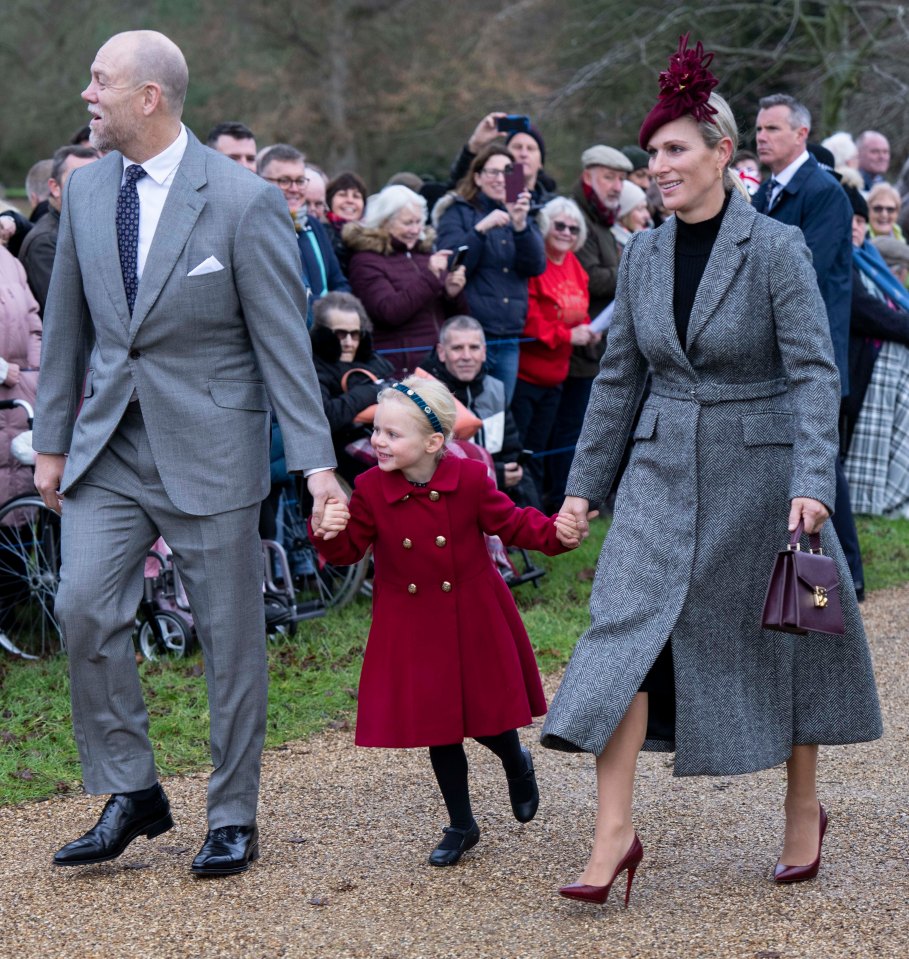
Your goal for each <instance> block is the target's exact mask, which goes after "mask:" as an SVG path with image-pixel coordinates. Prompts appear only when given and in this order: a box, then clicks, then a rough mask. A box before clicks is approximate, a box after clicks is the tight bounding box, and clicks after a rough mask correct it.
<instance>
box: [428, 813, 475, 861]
mask: <svg viewBox="0 0 909 959" xmlns="http://www.w3.org/2000/svg"><path fill="white" fill-rule="evenodd" d="M442 832H444V833H445V839H443V840H442V841H441V842H440V843H439V845H438V846H436V848H435V849H433V851H432V852H431V853H430V854H429V865H430V866H453V865H454V864H455V863H456V862H457V861H458V860H459V859H460V858H461V856H463V855H464V853H465V852H467V850H468V849H473V847H474V846H475V845H476V844H477V843H478V842H479V841H480V827H479V826H478V825H477V824H476V823H474V824H473V825H472V826H471V827H470V828H469V829H458V828H457V827H456V826H446V827H445V828H444V829H443V830H442ZM449 836H451V839H449V838H448V837H449ZM452 840H454V841H455V844H454V845H450V844H451V842H452Z"/></svg>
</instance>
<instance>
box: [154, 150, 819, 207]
mask: <svg viewBox="0 0 909 959" xmlns="http://www.w3.org/2000/svg"><path fill="white" fill-rule="evenodd" d="M809 156H810V154H809V153H808V151H807V150H803V151H802V152H801V154H800V155H799V156H797V157H796V158H795V159H794V160H793V161H792V163H790V164H789V166H787V167H784V168H783V169H782V170H780V172H779V173H774V174H773V179H774V180H776V182H777V183H779V186H778V187H777V188H776V189H775V190H771V191H770V193H769V194H768V196H767V202H768V204H770V205H771V206H772V205H773V204H774V203H775V202H776V199H777V197H778V196H779V195H780V194H781V193H782V192H783V189H784V188H785V187H786V185H787V184H788V183H789V181H790V180H791V179H792V178H793V177H794V176H795V175H796V173H798V172H799V170H800V169H801V168H802V167H803V166H804V165H805V163H807V162H808V157H809ZM139 182H140V183H141V182H142V181H141V180H140V181H139Z"/></svg>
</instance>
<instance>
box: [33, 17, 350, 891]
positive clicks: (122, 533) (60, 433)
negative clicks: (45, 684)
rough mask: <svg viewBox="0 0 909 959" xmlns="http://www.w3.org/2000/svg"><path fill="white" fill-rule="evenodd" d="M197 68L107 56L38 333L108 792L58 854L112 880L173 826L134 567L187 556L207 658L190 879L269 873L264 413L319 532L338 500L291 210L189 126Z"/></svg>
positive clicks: (83, 741)
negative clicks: (114, 868) (139, 634)
mask: <svg viewBox="0 0 909 959" xmlns="http://www.w3.org/2000/svg"><path fill="white" fill-rule="evenodd" d="M187 80H188V73H187V68H186V62H185V60H184V59H183V55H182V53H181V52H180V50H179V49H178V48H177V47H176V46H175V45H174V44H173V43H172V42H171V41H170V40H168V39H167V37H164V36H163V35H161V34H159V33H153V32H150V31H136V32H131V33H122V34H118V35H117V36H115V37H113V38H112V39H110V40H109V41H108V42H107V43H105V44H104V46H103V47H101V49H100V50H99V51H98V53H97V55H96V57H95V61H94V63H93V64H92V68H91V82H90V84H89V86H88V87H87V88H86V90H85V91H83V93H82V97H83V99H84V100H86V102H87V103H88V110H89V112H90V113H91V114H92V121H91V130H92V143H93V145H94V146H95V147H97V148H98V149H99V150H103V151H110V152H109V153H108V155H107V156H106V157H105V158H104V159H103V160H100V161H98V162H97V163H95V164H93V165H91V166H88V167H85V168H83V169H81V170H78V171H76V173H75V174H74V175H73V176H72V177H71V178H70V182H69V184H68V186H67V190H66V193H65V196H64V202H63V210H62V215H61V223H60V233H59V241H58V248H57V258H56V262H55V266H54V272H53V276H52V279H51V287H50V292H49V295H48V302H47V310H46V313H45V319H44V355H43V357H42V371H41V381H40V386H39V397H38V411H37V415H36V419H35V428H34V445H35V449H36V450H38V451H40V452H39V455H38V459H37V464H36V471H35V482H36V485H37V487H38V490H39V491H40V493H41V495H42V497H43V498H44V501H45V502H46V503H47V504H48V505H49V506H51V507H52V508H53V509H57V510H62V523H63V537H62V539H63V547H62V548H63V562H62V571H61V580H60V589H59V592H58V596H57V614H58V617H59V619H60V622H61V625H62V628H63V633H64V637H65V640H66V644H67V649H68V653H69V662H70V677H71V688H72V706H73V727H74V732H75V737H76V742H77V744H78V747H79V755H80V759H81V761H82V770H83V781H84V784H85V788H86V790H87V791H88V792H91V793H100V794H104V793H110V794H111V796H110V799H109V800H108V802H107V804H106V805H105V807H104V811H103V812H102V814H101V817H100V819H99V820H98V822H97V824H96V825H95V826H94V827H93V828H92V829H90V830H89V831H88V832H87V833H86V834H85V835H84V836H82V837H80V838H79V839H77V840H75V841H74V842H71V843H68V844H67V845H66V846H64V847H63V848H62V849H60V850H59V851H58V852H57V853H56V855H55V856H54V862H55V863H56V864H57V865H61V866H63V865H83V864H87V863H96V862H104V861H106V860H109V859H113V858H115V857H116V856H118V855H120V853H122V852H123V850H124V849H125V848H126V847H127V846H128V845H129V843H130V842H132V840H133V839H135V838H136V837H137V836H139V835H146V836H148V837H149V838H151V837H153V836H156V835H159V834H160V833H162V832H164V831H165V830H167V829H170V828H171V827H172V826H173V820H172V818H171V813H170V806H169V804H168V801H167V798H166V796H165V795H164V792H163V790H162V789H161V787H160V785H159V784H158V780H157V773H156V769H155V762H154V756H153V754H152V748H151V744H150V743H149V740H148V734H147V731H148V716H147V713H146V710H145V704H144V702H143V699H142V693H141V689H140V685H139V678H138V671H137V669H136V665H135V658H134V654H133V647H132V640H131V634H132V629H133V621H134V616H135V611H136V607H137V604H138V600H139V598H140V594H141V590H142V579H143V561H144V558H145V554H146V551H147V550H148V548H149V546H150V545H151V544H152V542H153V541H154V540H155V538H156V537H157V536H158V535H159V533H160V534H161V535H162V536H164V538H165V539H166V540H167V542H168V544H169V545H170V547H171V548H172V549H173V552H174V555H175V557H176V561H177V564H178V566H179V568H180V573H181V576H182V578H183V582H184V584H185V586H186V591H187V594H188V596H189V600H190V604H191V607H192V611H193V615H194V617H195V621H196V626H197V631H198V634H199V639H200V642H201V644H202V649H203V652H204V655H205V676H206V681H207V684H208V695H209V709H210V720H211V731H210V739H211V753H212V762H213V766H214V770H213V773H212V776H211V780H210V783H209V790H208V824H209V831H208V835H207V837H206V839H205V842H204V844H203V846H202V849H201V851H200V853H199V855H198V856H196V858H195V860H194V861H193V865H192V870H193V872H194V873H197V874H200V875H223V874H227V873H234V872H241V871H243V870H245V869H247V868H248V867H249V864H250V863H251V862H252V861H253V860H255V859H256V858H257V857H258V854H259V843H258V831H257V828H256V803H257V798H258V788H259V767H260V761H261V752H262V746H263V742H264V734H265V710H266V693H267V669H266V659H265V620H264V605H263V601H262V594H261V588H262V574H263V563H262V556H261V547H260V544H259V539H258V534H257V524H258V515H259V504H260V502H261V500H262V499H263V498H264V497H265V495H266V494H267V492H268V486H269V461H268V450H269V433H270V411H271V409H272V408H273V409H274V410H275V412H276V415H277V418H278V420H279V422H280V423H281V428H282V431H283V435H284V442H285V447H286V452H287V461H288V465H289V467H290V469H291V470H295V471H302V472H304V474H305V475H306V476H307V483H308V485H309V489H310V491H311V493H312V495H313V498H314V501H315V507H314V511H313V522H314V525H315V526H316V527H317V528H319V527H320V525H321V517H322V510H323V507H324V504H325V501H326V499H327V498H328V497H329V496H335V497H338V498H339V499H340V500H341V501H342V502H343V501H344V496H343V494H342V493H341V490H340V488H339V487H338V484H337V482H336V480H335V478H334V473H333V472H332V468H333V467H334V463H335V461H334V455H333V452H332V445H331V438H330V435H329V431H328V426H327V423H326V420H325V417H324V413H323V411H322V405H321V401H320V393H319V386H318V382H317V380H316V377H315V374H314V371H313V367H312V362H311V354H310V348H309V337H308V335H307V333H306V325H305V320H304V317H305V314H306V293H305V290H304V288H303V285H302V282H301V279H300V264H299V257H298V254H297V251H296V248H295V245H294V243H293V240H294V236H293V230H292V228H291V225H290V222H289V220H288V218H287V209H286V206H285V204H284V201H283V199H282V198H281V194H280V193H279V191H278V190H276V189H275V188H274V187H273V186H270V185H269V184H268V183H266V182H265V181H264V180H262V179H260V178H258V177H256V176H254V175H253V174H251V173H249V172H248V171H246V170H244V169H243V168H242V167H240V166H239V165H238V164H236V163H234V162H232V161H231V160H229V159H228V158H227V157H223V156H221V155H219V154H217V153H215V152H213V151H211V150H209V149H208V148H206V147H203V146H202V145H201V144H200V143H199V141H198V140H196V138H195V137H194V136H193V135H192V134H191V133H189V131H187V130H186V128H185V127H184V126H183V124H182V123H181V122H180V116H181V112H182V106H183V99H184V96H185V93H186V87H187Z"/></svg>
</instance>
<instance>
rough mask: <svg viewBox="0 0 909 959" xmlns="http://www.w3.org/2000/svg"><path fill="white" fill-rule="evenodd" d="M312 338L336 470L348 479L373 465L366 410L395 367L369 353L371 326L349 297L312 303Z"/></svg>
mask: <svg viewBox="0 0 909 959" xmlns="http://www.w3.org/2000/svg"><path fill="white" fill-rule="evenodd" d="M310 337H311V338H312V360H313V365H314V366H315V368H316V375H317V376H318V377H319V386H320V388H321V390H322V404H323V406H324V407H325V415H326V417H327V418H328V426H329V428H330V429H331V438H332V442H333V443H334V446H335V455H336V457H337V459H338V469H339V471H340V473H341V474H342V475H343V476H345V477H346V478H348V479H351V478H352V477H354V476H356V475H357V474H358V473H361V472H363V470H364V469H368V468H369V467H370V466H372V465H373V464H374V462H375V460H374V458H373V457H372V456H370V455H368V450H369V446H368V437H369V434H370V433H371V432H372V423H371V419H370V417H369V416H368V414H367V413H366V411H367V410H369V408H370V407H371V406H373V405H374V404H375V402H376V396H377V394H378V392H379V389H380V388H381V385H380V384H381V381H383V380H388V379H391V378H393V377H394V368H393V367H392V365H391V363H389V361H388V360H387V359H385V357H384V356H379V355H378V354H377V353H376V352H375V351H374V350H373V341H372V324H371V323H370V322H369V317H368V316H367V315H366V310H365V309H364V307H363V304H362V303H361V302H360V301H359V300H358V299H357V297H355V296H353V295H352V294H350V293H329V294H328V295H327V296H323V297H322V298H321V299H320V300H317V301H316V303H315V306H314V307H313V325H312V330H311V331H310ZM364 421H366V422H364ZM363 453H366V454H367V455H366V456H365V457H364V456H363Z"/></svg>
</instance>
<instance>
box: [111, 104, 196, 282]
mask: <svg viewBox="0 0 909 959" xmlns="http://www.w3.org/2000/svg"><path fill="white" fill-rule="evenodd" d="M187 143H189V137H188V136H187V134H186V127H185V126H183V124H182V123H181V124H180V132H179V133H178V134H177V139H176V140H174V142H173V143H172V144H171V145H170V146H169V147H168V148H167V149H166V150H162V151H161V152H160V153H159V154H158V155H157V156H153V157H152V158H151V159H150V160H146V161H145V163H143V164H142V168H143V169H144V170H145V173H146V176H144V177H142V179H141V180H138V181H137V183H136V189H137V190H138V191H139V249H138V253H137V257H136V276H137V277H138V278H139V280H141V279H142V271H143V270H144V269H145V261H146V260H147V259H148V251H149V250H150V249H151V245H152V240H153V239H154V238H155V230H157V229H158V221H159V220H160V219H161V211H162V210H163V209H164V202H165V200H167V194H168V193H169V192H170V185H171V183H173V182H174V175H175V174H176V172H177V167H178V166H180V161H181V160H182V159H183V154H184V153H185V152H186V145H187ZM133 165H134V163H133V161H132V160H128V159H127V158H126V157H123V179H124V180H125V179H126V168H127V167H128V166H133ZM120 185H121V186H122V185H123V180H121V181H120Z"/></svg>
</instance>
